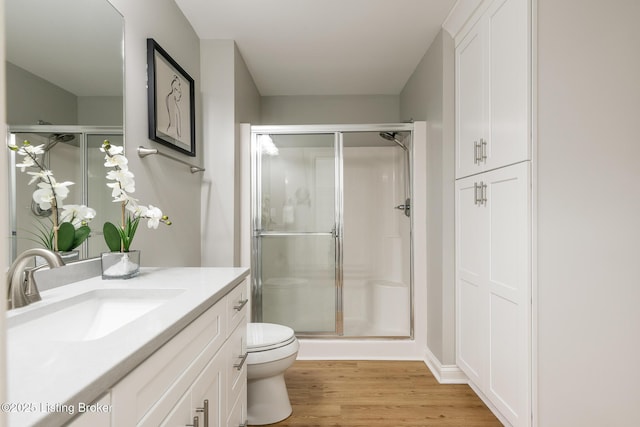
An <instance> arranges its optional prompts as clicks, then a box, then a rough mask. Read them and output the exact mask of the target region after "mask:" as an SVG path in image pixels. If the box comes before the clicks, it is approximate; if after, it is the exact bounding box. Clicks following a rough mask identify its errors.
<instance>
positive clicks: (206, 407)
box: [196, 399, 209, 427]
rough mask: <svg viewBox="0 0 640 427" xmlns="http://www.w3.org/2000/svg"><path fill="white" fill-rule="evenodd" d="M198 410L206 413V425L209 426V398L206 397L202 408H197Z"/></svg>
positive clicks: (205, 426)
mask: <svg viewBox="0 0 640 427" xmlns="http://www.w3.org/2000/svg"><path fill="white" fill-rule="evenodd" d="M196 412H202V413H204V427H209V399H205V400H204V402H203V403H202V408H196Z"/></svg>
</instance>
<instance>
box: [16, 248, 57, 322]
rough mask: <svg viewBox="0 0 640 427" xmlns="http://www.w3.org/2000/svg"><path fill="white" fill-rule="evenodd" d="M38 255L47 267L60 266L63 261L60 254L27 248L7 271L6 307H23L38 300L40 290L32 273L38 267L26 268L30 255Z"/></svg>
mask: <svg viewBox="0 0 640 427" xmlns="http://www.w3.org/2000/svg"><path fill="white" fill-rule="evenodd" d="M34 256H40V257H42V258H44V259H45V261H47V264H48V265H49V268H57V267H62V266H63V265H64V261H62V258H61V257H60V254H58V253H56V252H53V251H50V250H48V249H43V248H34V249H27V250H26V251H24V252H22V253H21V254H20V255H18V257H17V258H16V260H15V261H14V262H13V264H11V267H10V268H9V272H8V273H7V302H8V307H7V308H8V309H9V310H11V309H12V308H18V307H24V306H25V305H29V304H31V303H32V302H36V301H40V300H41V298H40V291H38V286H37V285H36V280H35V278H34V275H33V273H34V272H35V270H37V269H38V268H39V267H36V268H27V265H28V264H29V261H30V260H31V257H34Z"/></svg>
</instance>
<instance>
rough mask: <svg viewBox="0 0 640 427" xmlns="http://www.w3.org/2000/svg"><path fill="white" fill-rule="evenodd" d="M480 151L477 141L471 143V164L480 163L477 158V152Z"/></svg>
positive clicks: (478, 157)
mask: <svg viewBox="0 0 640 427" xmlns="http://www.w3.org/2000/svg"><path fill="white" fill-rule="evenodd" d="M479 149H480V144H478V141H473V164H474V165H477V164H478V163H480V156H479V154H478V153H479V151H480V150H479Z"/></svg>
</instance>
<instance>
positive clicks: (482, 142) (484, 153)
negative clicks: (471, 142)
mask: <svg viewBox="0 0 640 427" xmlns="http://www.w3.org/2000/svg"><path fill="white" fill-rule="evenodd" d="M480 161H483V162H485V163H486V161H487V140H486V139H484V138H480V160H479V161H478V163H480Z"/></svg>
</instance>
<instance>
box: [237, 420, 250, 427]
mask: <svg viewBox="0 0 640 427" xmlns="http://www.w3.org/2000/svg"><path fill="white" fill-rule="evenodd" d="M248 425H249V420H247V421H245V422H243V423H242V424H238V427H247V426H248Z"/></svg>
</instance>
